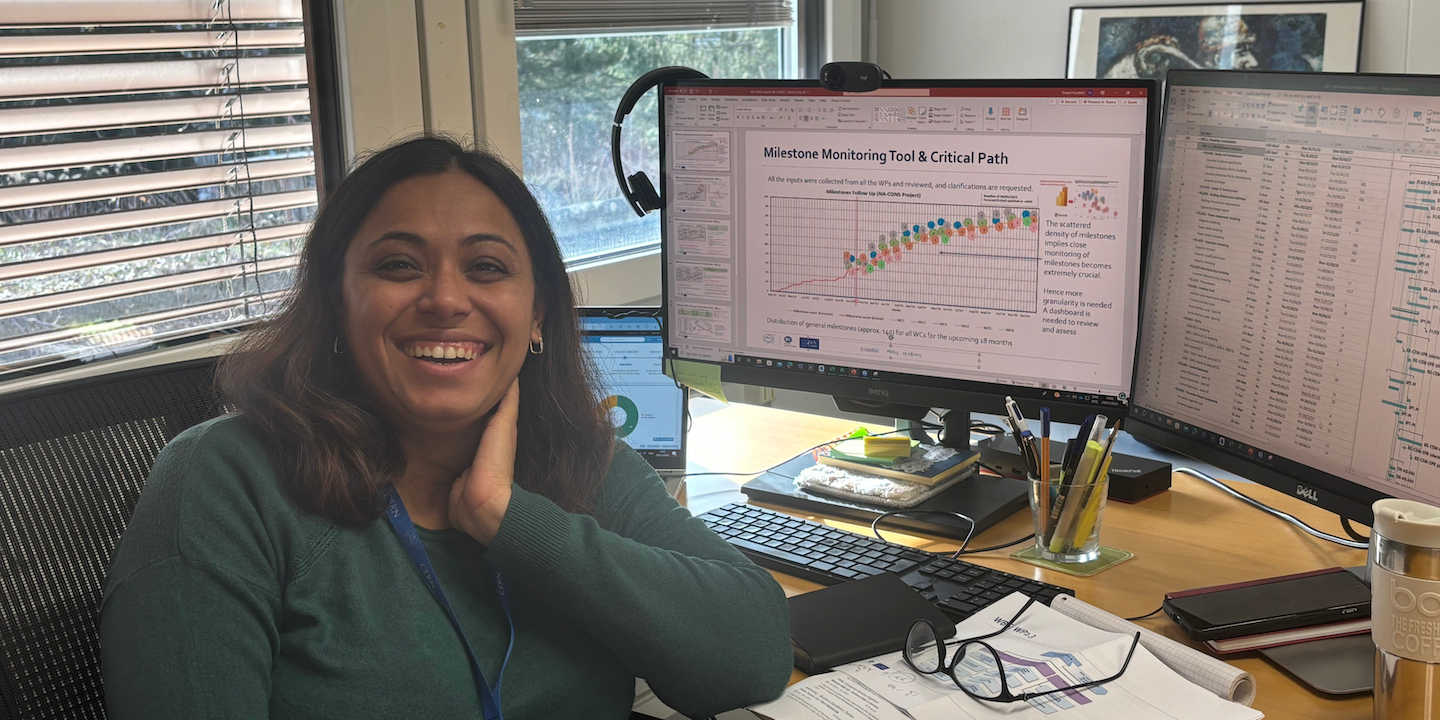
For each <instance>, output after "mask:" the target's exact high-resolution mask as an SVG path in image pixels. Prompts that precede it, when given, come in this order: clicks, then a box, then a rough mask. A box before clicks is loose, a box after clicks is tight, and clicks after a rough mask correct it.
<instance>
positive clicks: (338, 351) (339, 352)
mask: <svg viewBox="0 0 1440 720" xmlns="http://www.w3.org/2000/svg"><path fill="white" fill-rule="evenodd" d="M330 352H332V353H335V354H336V355H344V354H345V351H344V350H341V349H340V336H339V335H336V336H335V342H334V343H332V344H331V345H330Z"/></svg>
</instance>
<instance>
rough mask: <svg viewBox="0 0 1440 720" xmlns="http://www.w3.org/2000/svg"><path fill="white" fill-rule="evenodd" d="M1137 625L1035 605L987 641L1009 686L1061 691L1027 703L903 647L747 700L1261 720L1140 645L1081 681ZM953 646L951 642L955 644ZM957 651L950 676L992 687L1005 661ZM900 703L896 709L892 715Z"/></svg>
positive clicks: (966, 632)
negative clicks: (923, 664) (934, 668)
mask: <svg viewBox="0 0 1440 720" xmlns="http://www.w3.org/2000/svg"><path fill="white" fill-rule="evenodd" d="M1025 600H1026V598H1025V596H1024V595H1021V594H1020V593H1014V594H1012V595H1010V596H1009V597H1006V598H1004V599H1002V600H1000V601H999V602H997V603H995V604H994V605H991V606H989V607H987V608H985V609H984V610H982V611H980V612H979V613H976V614H975V615H973V616H971V617H970V618H968V619H966V620H965V621H963V622H961V623H960V624H958V625H956V627H955V632H956V637H957V638H966V637H980V636H984V635H989V634H990V633H993V632H994V631H996V630H998V629H1000V627H1001V626H1002V625H1003V624H1004V623H1005V621H1006V620H1008V619H1009V618H1011V617H1013V616H1014V615H1015V614H1016V613H1017V612H1019V611H1020V609H1021V606H1022V605H1023V604H1024V602H1025ZM1133 638H1134V634H1133V633H1131V634H1129V635H1126V634H1122V633H1112V632H1108V631H1105V630H1101V629H1099V628H1096V627H1093V626H1091V625H1089V624H1086V623H1082V622H1080V621H1078V620H1076V619H1074V618H1071V617H1069V616H1067V615H1063V614H1061V613H1060V612H1057V611H1056V610H1052V609H1051V608H1049V607H1046V606H1044V605H1042V604H1039V603H1035V604H1032V605H1031V606H1030V607H1029V608H1028V609H1026V610H1025V613H1024V614H1023V615H1021V616H1020V617H1019V619H1018V620H1017V621H1016V622H1015V623H1014V624H1013V625H1011V627H1010V629H1009V630H1008V631H1007V632H1005V633H1004V634H1002V635H1000V636H997V637H994V638H991V639H989V640H988V641H987V642H988V643H989V644H990V645H991V646H993V647H994V649H995V651H996V652H997V653H998V654H999V656H1000V659H1001V662H1002V664H1003V673H1004V682H1005V685H1006V686H1007V687H1008V688H1009V689H1010V691H1011V692H1012V693H1015V694H1020V693H1027V692H1031V693H1033V692H1044V691H1047V690H1054V689H1058V690H1061V691H1062V692H1057V693H1051V694H1046V695H1041V696H1039V697H1035V698H1031V699H1030V700H1028V701H1025V702H1016V703H995V702H982V701H979V700H975V699H974V698H972V697H971V696H970V695H968V694H966V692H964V691H962V690H961V688H960V686H957V685H956V684H955V682H954V681H952V680H951V678H950V677H948V676H945V675H941V674H930V675H927V674H922V673H918V672H915V671H914V670H912V669H911V668H910V666H909V665H908V664H906V663H905V661H904V659H903V657H902V655H901V653H898V652H896V653H890V654H888V655H881V656H879V657H875V658H871V659H869V660H864V661H861V662H856V663H850V664H848V665H843V666H840V667H837V668H836V669H835V672H832V673H826V674H823V675H816V676H814V677H811V678H807V679H806V680H803V681H801V682H799V683H796V684H795V685H794V686H792V687H791V688H790V689H788V690H786V692H785V695H783V696H781V698H780V699H779V700H776V701H774V702H771V703H766V704H764V705H758V706H755V707H753V708H751V710H752V711H754V712H755V713H757V714H759V715H761V716H762V717H767V718H773V719H774V720H840V719H841V718H845V719H864V720H881V719H884V718H895V717H908V718H914V719H915V720H930V719H931V718H935V719H936V720H939V719H940V718H952V719H954V718H960V719H962V720H992V719H993V720H999V719H1001V718H1008V719H1013V718H1035V719H1039V718H1051V720H1131V719H1132V718H1133V719H1135V720H1139V719H1142V718H1143V719H1144V720H1260V719H1261V718H1263V717H1264V714H1263V713H1261V712H1260V711H1258V710H1255V709H1253V708H1249V707H1246V706H1245V705H1242V704H1239V703H1235V702H1231V701H1229V700H1226V699H1224V698H1223V697H1221V696H1220V695H1218V694H1216V693H1214V692H1211V691H1210V690H1208V689H1206V688H1203V687H1201V686H1199V685H1197V684H1195V683H1193V682H1191V681H1189V680H1188V679H1187V678H1185V677H1183V676H1181V675H1180V674H1178V673H1177V672H1176V671H1175V670H1173V669H1172V668H1171V667H1170V666H1168V665H1166V664H1165V663H1164V662H1162V661H1161V660H1160V659H1159V658H1158V657H1156V655H1154V654H1152V653H1151V652H1150V651H1149V650H1147V649H1146V647H1145V646H1144V645H1142V646H1140V647H1136V648H1135V653H1134V656H1133V657H1131V658H1130V662H1129V665H1128V666H1126V669H1125V672H1124V674H1123V675H1121V677H1120V678H1118V679H1116V680H1113V681H1111V682H1107V683H1102V684H1100V685H1095V686H1092V687H1078V686H1080V685H1082V684H1084V683H1085V682H1087V681H1090V680H1094V679H1097V678H1105V677H1109V676H1112V675H1114V674H1115V673H1116V672H1118V671H1119V670H1120V668H1121V667H1122V666H1124V665H1125V658H1126V655H1127V654H1128V653H1129V652H1130V649H1131V646H1132V644H1133ZM951 647H952V649H953V647H954V645H953V644H952V645H951ZM980 654H981V653H978V652H977V653H971V654H967V656H965V657H963V658H962V659H961V660H960V662H959V663H958V664H957V665H956V666H955V669H954V675H955V678H956V680H958V681H959V682H960V683H962V684H963V685H964V686H965V687H966V688H968V689H969V690H970V692H972V693H976V694H980V695H982V696H989V695H994V694H998V691H999V688H1000V687H1001V685H1000V683H1001V675H1000V673H1001V670H999V669H997V668H996V666H995V665H994V664H993V661H991V662H983V661H981V660H980V659H978V657H977V656H979V655H980ZM896 711H899V712H900V713H901V714H899V715H897V714H896Z"/></svg>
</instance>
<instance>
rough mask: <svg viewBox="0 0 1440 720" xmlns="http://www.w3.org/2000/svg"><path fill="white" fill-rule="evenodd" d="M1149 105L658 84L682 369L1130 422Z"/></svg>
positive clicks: (1117, 98)
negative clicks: (691, 365) (716, 369)
mask: <svg viewBox="0 0 1440 720" xmlns="http://www.w3.org/2000/svg"><path fill="white" fill-rule="evenodd" d="M1155 94H1156V90H1155V85H1154V84H1153V83H1152V81H1149V80H1085V81H1070V80H1042V81H1022V80H1008V81H949V80H934V81H931V80H925V81H886V82H885V83H884V85H883V87H882V88H881V89H880V90H877V91H875V92H868V93H839V92H832V91H828V90H824V89H822V88H820V87H819V86H818V85H817V84H816V83H814V82H813V81H808V82H807V81H769V82H766V81H738V80H735V81H726V80H701V81H690V82H680V83H675V84H671V85H667V86H665V87H663V89H662V103H661V134H662V138H663V141H662V143H661V147H662V152H661V188H662V189H663V195H664V198H665V202H664V207H663V209H662V212H663V218H662V227H663V234H662V238H663V239H662V243H661V247H662V254H663V259H662V263H663V268H664V270H663V272H664V302H665V312H666V318H667V325H668V327H667V336H666V343H667V344H666V352H667V356H668V357H670V358H675V359H681V360H689V361H697V362H705V363H715V364H718V365H719V366H720V374H721V378H722V379H724V380H727V381H735V382H741V383H749V384H755V385H765V386H771V387H777V388H789V389H795V390H806V391H812V392H818V393H826V394H830V395H833V396H835V397H836V398H837V400H839V399H851V400H859V401H874V402H882V403H890V404H891V405H890V406H887V407H895V406H910V407H912V408H914V407H918V408H931V407H941V408H950V409H959V410H971V409H974V410H988V411H991V412H1001V411H1002V405H1001V403H1002V399H1003V397H1004V396H1006V395H1012V396H1014V397H1015V398H1016V399H1017V400H1018V401H1020V403H1021V405H1022V407H1023V408H1024V409H1025V410H1026V412H1027V413H1028V414H1029V415H1030V416H1031V417H1032V418H1033V417H1034V416H1035V414H1036V412H1037V410H1038V408H1039V407H1040V406H1041V405H1048V406H1050V407H1051V408H1052V409H1053V411H1054V416H1055V418H1056V419H1057V420H1058V419H1071V420H1077V421H1078V420H1079V419H1081V418H1082V417H1084V416H1085V415H1088V414H1091V413H1094V412H1097V411H1099V412H1103V413H1106V414H1108V415H1110V416H1111V417H1115V416H1118V415H1121V414H1123V413H1124V412H1125V410H1126V408H1127V407H1128V405H1129V398H1128V395H1127V393H1128V392H1129V391H1130V389H1131V373H1132V372H1133V368H1134V348H1135V332H1136V325H1137V322H1138V319H1139V318H1138V315H1139V313H1138V307H1137V303H1138V298H1139V295H1140V290H1139V285H1140V276H1141V263H1142V250H1143V247H1144V243H1143V241H1142V237H1143V234H1144V230H1145V228H1146V225H1147V223H1146V220H1147V218H1148V208H1149V203H1148V202H1147V194H1146V192H1147V191H1146V189H1147V187H1148V183H1147V182H1146V180H1147V177H1148V174H1147V173H1148V171H1149V169H1150V168H1151V166H1152V165H1151V152H1152V145H1153V143H1152V138H1153V135H1154V131H1155V128H1156V122H1157V111H1156V109H1155V108H1154V107H1153V102H1152V101H1153V100H1154V98H1155ZM876 414H881V415H886V414H890V413H889V412H888V411H887V409H883V408H882V409H880V410H877V411H876ZM966 417H968V414H967V415H966ZM965 435H966V438H965V440H966V442H968V433H965Z"/></svg>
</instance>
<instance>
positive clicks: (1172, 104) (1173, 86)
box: [1126, 70, 1440, 523]
mask: <svg viewBox="0 0 1440 720" xmlns="http://www.w3.org/2000/svg"><path fill="white" fill-rule="evenodd" d="M1168 85H1169V98H1168V103H1169V104H1168V107H1167V114H1166V120H1165V135H1164V147H1163V150H1162V152H1161V158H1162V161H1161V169H1160V173H1159V181H1158V187H1159V208H1160V209H1159V211H1158V212H1157V213H1156V216H1155V230H1154V234H1153V240H1154V243H1153V250H1152V252H1151V257H1150V267H1149V281H1148V285H1147V293H1146V294H1147V301H1146V304H1145V312H1144V318H1143V322H1142V331H1141V341H1140V342H1141V358H1140V363H1139V366H1138V369H1137V374H1136V387H1135V394H1136V400H1135V406H1134V408H1133V409H1132V412H1131V417H1132V419H1133V421H1132V422H1131V423H1130V424H1128V425H1127V426H1126V429H1127V430H1130V431H1131V432H1132V433H1134V434H1136V435H1137V436H1139V437H1141V438H1142V439H1146V440H1149V441H1151V442H1155V443H1158V444H1162V445H1165V446H1168V447H1171V448H1174V449H1176V450H1179V451H1181V452H1185V453H1188V454H1191V455H1194V456H1196V457H1199V458H1201V459H1203V460H1205V461H1207V462H1210V463H1212V464H1215V465H1217V466H1219V467H1221V468H1224V469H1226V470H1230V471H1233V472H1238V473H1241V474H1243V475H1245V476H1247V477H1249V478H1250V479H1252V480H1257V481H1260V482H1264V483H1266V484H1268V485H1270V486H1272V487H1275V488H1277V489H1279V490H1281V491H1282V492H1285V493H1287V494H1291V495H1293V496H1295V497H1300V498H1303V499H1305V500H1308V501H1310V502H1313V503H1316V504H1319V505H1321V506H1323V507H1326V508H1328V509H1331V510H1333V511H1335V512H1338V513H1341V514H1343V515H1345V516H1347V517H1350V518H1355V519H1358V520H1361V521H1364V522H1366V523H1369V522H1370V520H1371V517H1372V515H1371V510H1370V506H1371V503H1373V502H1374V501H1375V500H1377V499H1379V498H1381V497H1384V496H1396V497H1401V498H1407V499H1411V500H1418V501H1421V502H1426V503H1432V504H1434V503H1440V446H1437V443H1440V439H1437V437H1436V436H1435V435H1428V434H1427V433H1429V432H1434V431H1430V430H1429V427H1430V425H1431V423H1435V424H1436V426H1437V427H1440V402H1437V401H1436V399H1434V398H1431V397H1430V391H1431V390H1432V389H1436V388H1432V387H1431V385H1436V384H1437V383H1436V380H1435V377H1436V375H1437V374H1440V340H1437V330H1436V328H1437V327H1440V313H1437V312H1436V307H1437V295H1440V288H1437V286H1440V277H1437V269H1436V267H1437V266H1436V253H1435V249H1434V247H1432V246H1435V245H1436V244H1437V243H1440V206H1437V198H1440V78H1435V77H1426V76H1384V75H1332V74H1298V73H1249V72H1247V73H1232V72H1202V71H1195V70H1190V71H1183V72H1182V71H1174V72H1171V73H1170V76H1169V79H1168ZM1437 392H1440V390H1437Z"/></svg>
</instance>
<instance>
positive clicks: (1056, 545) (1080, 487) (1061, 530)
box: [1050, 440, 1104, 553]
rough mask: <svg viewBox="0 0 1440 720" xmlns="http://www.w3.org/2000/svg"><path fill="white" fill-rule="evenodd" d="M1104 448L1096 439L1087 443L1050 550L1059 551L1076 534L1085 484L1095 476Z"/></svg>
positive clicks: (1051, 538)
mask: <svg viewBox="0 0 1440 720" xmlns="http://www.w3.org/2000/svg"><path fill="white" fill-rule="evenodd" d="M1102 452H1104V448H1103V447H1101V445H1100V443H1099V442H1098V441H1095V440H1089V441H1087V442H1086V443H1085V453H1084V454H1083V455H1081V456H1080V463H1079V464H1078V465H1076V466H1075V475H1074V476H1072V477H1071V478H1069V480H1070V481H1071V482H1072V483H1073V485H1072V486H1071V488H1070V492H1069V493H1067V494H1066V497H1065V507H1064V508H1063V509H1061V511H1060V522H1058V523H1056V525H1055V534H1054V535H1051V536H1050V552H1052V553H1058V552H1060V551H1061V550H1062V549H1063V548H1064V547H1065V544H1066V542H1067V541H1069V540H1070V538H1071V537H1073V536H1074V535H1075V522H1076V518H1078V517H1080V513H1081V511H1082V510H1083V509H1084V505H1085V504H1086V501H1085V498H1084V497H1083V496H1084V495H1086V494H1087V493H1086V492H1085V489H1086V488H1085V486H1086V485H1087V484H1088V483H1089V482H1090V481H1091V479H1093V478H1094V477H1095V468H1096V465H1097V464H1098V463H1099V462H1100V454H1101V453H1102Z"/></svg>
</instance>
